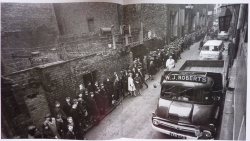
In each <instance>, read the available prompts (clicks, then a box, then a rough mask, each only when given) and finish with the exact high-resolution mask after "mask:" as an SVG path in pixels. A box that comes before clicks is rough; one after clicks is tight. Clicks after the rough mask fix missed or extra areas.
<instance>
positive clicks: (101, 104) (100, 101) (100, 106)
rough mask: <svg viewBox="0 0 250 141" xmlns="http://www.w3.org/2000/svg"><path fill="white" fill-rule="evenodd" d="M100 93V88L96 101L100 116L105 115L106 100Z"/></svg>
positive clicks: (95, 97)
mask: <svg viewBox="0 0 250 141" xmlns="http://www.w3.org/2000/svg"><path fill="white" fill-rule="evenodd" d="M100 92H101V90H100V88H99V87H98V88H97V90H96V92H95V96H94V99H95V102H96V105H97V108H98V109H99V111H100V114H104V99H102V98H103V97H102V95H101V93H100Z"/></svg>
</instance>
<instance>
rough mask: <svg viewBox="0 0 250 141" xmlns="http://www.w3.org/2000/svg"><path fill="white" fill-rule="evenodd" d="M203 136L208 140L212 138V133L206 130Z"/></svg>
mask: <svg viewBox="0 0 250 141" xmlns="http://www.w3.org/2000/svg"><path fill="white" fill-rule="evenodd" d="M203 135H204V136H205V137H206V138H211V137H212V133H211V132H210V131H208V130H204V131H203Z"/></svg>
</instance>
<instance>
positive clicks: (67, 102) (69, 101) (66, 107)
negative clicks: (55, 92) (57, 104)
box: [63, 97, 72, 116]
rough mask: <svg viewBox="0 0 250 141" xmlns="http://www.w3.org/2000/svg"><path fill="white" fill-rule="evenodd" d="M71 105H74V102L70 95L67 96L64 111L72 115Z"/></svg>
mask: <svg viewBox="0 0 250 141" xmlns="http://www.w3.org/2000/svg"><path fill="white" fill-rule="evenodd" d="M71 106H72V103H71V100H70V97H66V98H65V101H64V104H63V111H64V113H65V114H66V115H67V116H70V109H71Z"/></svg>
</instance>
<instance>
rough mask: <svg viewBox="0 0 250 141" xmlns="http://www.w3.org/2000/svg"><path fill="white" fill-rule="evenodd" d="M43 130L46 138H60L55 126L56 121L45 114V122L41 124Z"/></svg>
mask: <svg viewBox="0 0 250 141" xmlns="http://www.w3.org/2000/svg"><path fill="white" fill-rule="evenodd" d="M43 129H44V133H46V134H45V136H47V137H46V138H56V139H58V138H60V135H59V133H58V129H57V126H56V119H55V118H54V117H51V115H50V114H46V116H45V121H44V122H43Z"/></svg>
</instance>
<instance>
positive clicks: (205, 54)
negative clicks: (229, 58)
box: [200, 40, 224, 60]
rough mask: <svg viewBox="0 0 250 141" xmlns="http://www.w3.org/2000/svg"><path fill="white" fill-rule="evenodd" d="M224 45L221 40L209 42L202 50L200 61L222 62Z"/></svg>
mask: <svg viewBox="0 0 250 141" xmlns="http://www.w3.org/2000/svg"><path fill="white" fill-rule="evenodd" d="M223 48H224V44H223V42H222V41H221V40H208V41H207V42H206V43H205V44H204V45H203V46H202V48H201V51H200V60H220V59H222V51H223Z"/></svg>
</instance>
